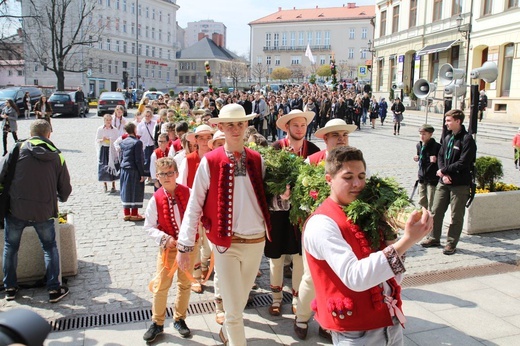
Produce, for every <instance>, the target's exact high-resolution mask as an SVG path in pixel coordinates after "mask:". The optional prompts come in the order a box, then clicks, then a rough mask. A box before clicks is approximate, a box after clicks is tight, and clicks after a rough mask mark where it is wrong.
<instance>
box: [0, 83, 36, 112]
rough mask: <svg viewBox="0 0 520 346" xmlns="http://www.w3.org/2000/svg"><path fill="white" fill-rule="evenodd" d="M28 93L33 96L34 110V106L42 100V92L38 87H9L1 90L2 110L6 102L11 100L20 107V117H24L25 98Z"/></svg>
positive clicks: (0, 104)
mask: <svg viewBox="0 0 520 346" xmlns="http://www.w3.org/2000/svg"><path fill="white" fill-rule="evenodd" d="M27 91H28V92H29V95H30V96H31V104H32V109H34V105H35V104H36V102H38V101H39V100H40V97H41V96H42V91H41V90H40V89H38V88H36V87H8V88H4V89H0V109H3V108H4V106H5V101H6V100H8V99H11V100H13V101H14V103H16V106H18V109H19V110H20V115H23V114H24V112H25V105H24V103H23V96H24V95H25V93H26V92H27Z"/></svg>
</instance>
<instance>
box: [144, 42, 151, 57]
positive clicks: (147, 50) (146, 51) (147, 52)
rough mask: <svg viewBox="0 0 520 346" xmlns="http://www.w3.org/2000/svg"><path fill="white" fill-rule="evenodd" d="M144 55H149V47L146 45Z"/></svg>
mask: <svg viewBox="0 0 520 346" xmlns="http://www.w3.org/2000/svg"><path fill="white" fill-rule="evenodd" d="M145 53H146V54H145V55H146V56H148V54H149V53H150V46H148V45H147V46H146V48H145Z"/></svg>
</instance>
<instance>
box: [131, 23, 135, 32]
mask: <svg viewBox="0 0 520 346" xmlns="http://www.w3.org/2000/svg"><path fill="white" fill-rule="evenodd" d="M130 33H131V34H132V35H135V23H132V25H131V26H130Z"/></svg>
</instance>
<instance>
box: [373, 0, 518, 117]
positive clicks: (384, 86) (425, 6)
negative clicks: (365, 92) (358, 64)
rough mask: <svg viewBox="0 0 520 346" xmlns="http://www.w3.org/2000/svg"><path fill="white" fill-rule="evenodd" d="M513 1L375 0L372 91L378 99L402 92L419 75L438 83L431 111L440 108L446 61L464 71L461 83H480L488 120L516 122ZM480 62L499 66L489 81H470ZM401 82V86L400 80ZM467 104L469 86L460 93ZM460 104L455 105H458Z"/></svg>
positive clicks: (515, 11) (515, 9) (515, 5)
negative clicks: (483, 93)
mask: <svg viewBox="0 0 520 346" xmlns="http://www.w3.org/2000/svg"><path fill="white" fill-rule="evenodd" d="M519 13H520V11H519V9H518V1H514V0H513V1H508V0H472V1H470V0H424V1H418V0H385V1H383V0H381V1H377V2H376V20H375V40H374V46H375V54H374V55H375V58H374V76H373V89H374V93H375V95H376V96H378V97H382V96H385V97H388V96H389V94H390V90H391V89H392V86H393V85H394V86H399V85H402V89H401V88H400V87H398V88H397V90H395V93H398V94H397V95H399V94H402V95H403V96H405V97H406V96H407V95H409V94H410V92H411V90H412V88H413V84H414V83H415V82H416V81H417V80H418V79H419V78H424V79H426V80H428V81H429V82H437V90H436V92H435V93H434V94H433V95H432V96H433V97H434V101H433V103H434V107H432V110H434V111H437V112H443V111H444V108H443V103H442V99H443V96H444V95H443V90H444V85H443V84H442V83H441V81H440V80H439V68H440V67H441V66H442V65H443V64H446V63H449V64H451V65H452V66H453V67H454V68H459V69H463V70H464V71H465V73H466V79H465V80H466V83H465V84H466V85H469V84H472V83H473V84H476V83H478V84H479V85H480V89H481V90H486V94H487V96H488V111H487V112H486V116H487V117H489V118H490V119H491V118H492V119H500V120H505V121H520V113H519V111H520V109H518V108H519V107H520V104H519V102H518V101H519V98H520V87H515V85H514V84H515V83H512V81H514V80H515V78H516V80H518V78H519V77H520V76H519V72H520V65H519V64H518V62H517V61H516V60H515V58H516V57H517V49H516V47H517V44H518V42H519V39H520V37H519V35H520V34H519V29H520V23H518V20H515V17H516V16H518V14H519ZM485 61H494V62H496V63H497V65H498V69H499V75H498V78H497V80H496V82H494V83H485V82H484V81H481V80H473V81H472V80H470V78H469V73H470V72H471V70H473V69H475V68H478V67H481V66H482V64H483V63H484V62H485ZM401 83H402V84H401ZM463 99H465V102H466V104H468V102H469V88H468V92H467V93H466V95H465V96H463V97H461V98H460V100H459V101H460V102H462V100H463ZM460 102H459V105H460Z"/></svg>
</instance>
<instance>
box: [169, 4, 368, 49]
mask: <svg viewBox="0 0 520 346" xmlns="http://www.w3.org/2000/svg"><path fill="white" fill-rule="evenodd" d="M347 2H355V3H356V5H358V6H367V5H374V4H375V0H357V1H356V0H343V1H341V0H340V1H331V0H310V1H309V0H299V1H295V0H277V1H262V0H233V1H230V0H221V1H193V0H177V5H179V6H180V9H179V10H178V11H177V21H178V22H179V25H180V26H181V27H182V28H186V27H187V23H188V22H196V21H199V20H203V19H204V20H205V19H213V20H214V21H216V22H222V23H224V25H225V26H226V27H227V38H226V41H227V42H226V46H227V47H226V48H227V49H229V50H231V51H233V52H235V53H237V54H238V55H240V56H243V55H245V56H246V57H249V39H250V37H249V35H250V30H249V29H250V27H249V25H248V23H249V22H252V21H254V20H257V19H259V18H262V17H265V16H267V15H269V14H272V13H274V12H276V11H278V7H281V8H282V10H288V9H292V8H293V7H296V8H315V7H316V5H318V6H319V7H340V6H343V4H345V5H346V4H347ZM198 3H203V4H204V5H203V7H200V6H194V4H198Z"/></svg>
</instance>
